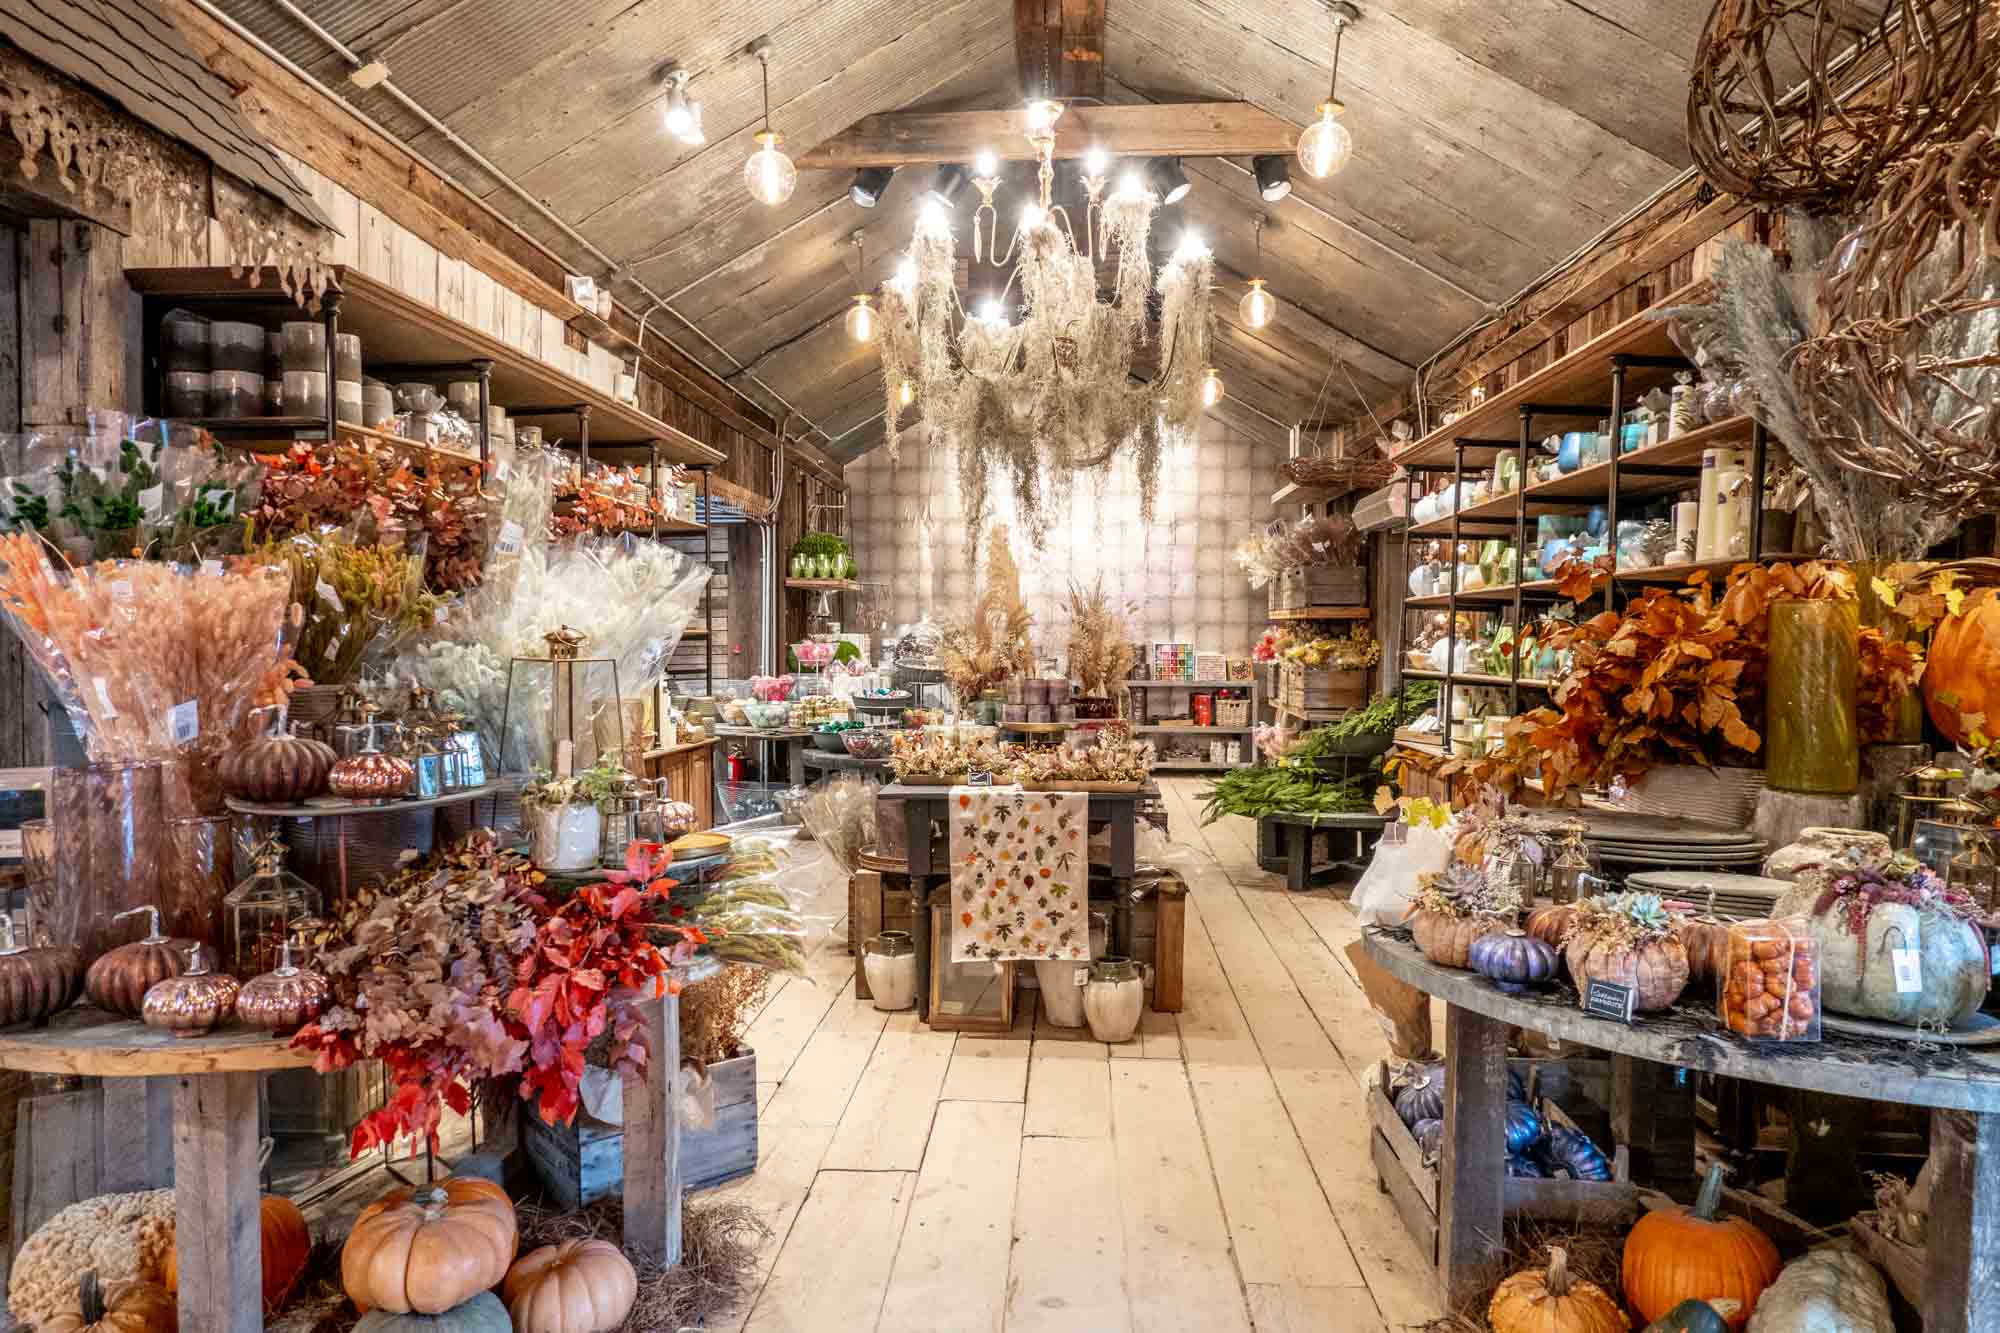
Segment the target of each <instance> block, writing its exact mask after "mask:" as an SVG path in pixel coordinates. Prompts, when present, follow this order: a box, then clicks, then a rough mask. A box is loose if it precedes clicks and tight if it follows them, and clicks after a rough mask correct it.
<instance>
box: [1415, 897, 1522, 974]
mask: <svg viewBox="0 0 2000 1333" xmlns="http://www.w3.org/2000/svg"><path fill="white" fill-rule="evenodd" d="M1502 924H1503V923H1502V922H1500V921H1499V920H1498V919H1497V918H1494V917H1490V916H1450V915H1447V914H1446V913H1444V912H1424V911H1419V912H1416V913H1414V914H1412V916H1411V917H1410V934H1411V935H1412V936H1413V937H1414V938H1415V939H1416V941H1417V947H1418V948H1419V949H1422V950H1423V951H1424V957H1426V958H1428V959H1430V960H1431V961H1432V962H1433V963H1436V964H1437V965H1438V966H1439V967H1460V968H1462V967H1469V966H1470V965H1471V964H1470V962H1469V961H1468V959H1469V955H1470V954H1471V952H1472V942H1473V941H1474V940H1476V939H1478V938H1479V937H1480V936H1481V935H1484V934H1487V933H1488V932H1490V931H1492V930H1495V929H1497V928H1499V927H1500V926H1501V925H1502Z"/></svg>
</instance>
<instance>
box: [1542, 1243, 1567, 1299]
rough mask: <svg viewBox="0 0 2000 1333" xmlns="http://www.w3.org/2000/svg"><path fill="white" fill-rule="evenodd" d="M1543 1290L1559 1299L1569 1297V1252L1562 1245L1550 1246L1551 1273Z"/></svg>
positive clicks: (1546, 1278)
mask: <svg viewBox="0 0 2000 1333" xmlns="http://www.w3.org/2000/svg"><path fill="white" fill-rule="evenodd" d="M1542 1289H1543V1290H1544V1291H1546V1292H1548V1293H1549V1295H1551V1296H1554V1297H1557V1298H1561V1297H1564V1296H1567V1295H1569V1251H1568V1250H1565V1249H1564V1248H1563V1247H1562V1246H1560V1245H1551V1246H1549V1271H1548V1276H1546V1277H1544V1278H1543V1279H1542Z"/></svg>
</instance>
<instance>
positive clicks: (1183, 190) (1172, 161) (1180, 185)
mask: <svg viewBox="0 0 2000 1333" xmlns="http://www.w3.org/2000/svg"><path fill="white" fill-rule="evenodd" d="M1146 184H1147V185H1149V186H1151V187H1152V190H1153V193H1154V194H1157V195H1158V196H1160V202H1161V203H1163V204H1175V203H1179V202H1180V201H1181V198H1182V197H1183V196H1184V195H1186V194H1187V192H1188V189H1189V186H1188V178H1187V173H1186V172H1185V171H1182V170H1181V160H1180V159H1179V158H1177V157H1156V158H1154V159H1153V160H1152V161H1150V162H1148V163H1147V164H1146Z"/></svg>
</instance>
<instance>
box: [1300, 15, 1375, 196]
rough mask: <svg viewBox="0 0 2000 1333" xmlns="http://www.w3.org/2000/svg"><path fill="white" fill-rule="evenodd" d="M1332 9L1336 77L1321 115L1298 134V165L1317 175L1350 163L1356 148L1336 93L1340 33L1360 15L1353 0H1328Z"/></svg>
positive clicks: (1338, 82)
mask: <svg viewBox="0 0 2000 1333" xmlns="http://www.w3.org/2000/svg"><path fill="white" fill-rule="evenodd" d="M1327 3H1328V8H1330V9H1332V10H1333V79H1332V81H1331V82H1330V83H1328V84H1327V89H1326V100H1325V101H1324V102H1321V103H1320V104H1319V119H1318V120H1317V121H1315V122H1313V123H1312V124H1311V125H1308V126H1306V129H1305V133H1303V134H1301V135H1299V165H1300V166H1302V167H1304V168H1305V169H1306V174H1307V175H1309V176H1312V177H1315V178H1319V177H1325V176H1331V175H1332V174H1333V173H1334V172H1336V171H1339V170H1340V169H1341V167H1343V166H1345V165H1346V164H1347V157H1348V154H1350V153H1352V152H1353V151H1354V136H1353V135H1352V134H1349V133H1348V131H1347V126H1345V125H1343V124H1341V123H1340V113H1341V112H1342V111H1345V110H1346V109H1347V108H1345V107H1343V106H1342V105H1341V104H1340V98H1339V97H1338V96H1337V95H1336V94H1337V93H1338V91H1339V89H1340V37H1341V34H1342V33H1344V32H1346V31H1347V25H1348V24H1350V23H1352V22H1354V21H1355V20H1356V19H1358V18H1360V17H1361V11H1360V10H1359V9H1357V8H1355V7H1354V5H1353V4H1352V3H1351V0H1327Z"/></svg>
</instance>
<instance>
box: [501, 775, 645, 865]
mask: <svg viewBox="0 0 2000 1333" xmlns="http://www.w3.org/2000/svg"><path fill="white" fill-rule="evenodd" d="M626 777H627V774H626V772H625V770H624V769H623V768H621V767H619V765H618V761H617V760H616V759H614V758H611V757H608V756H607V757H605V758H602V759H599V760H598V761H597V763H595V764H594V765H592V766H591V767H589V768H586V769H585V770H584V771H583V772H581V773H572V774H569V775H567V776H562V777H557V776H554V775H551V774H548V773H538V774H536V776H535V781H534V782H532V783H530V784H529V785H528V786H527V787H525V788H523V789H522V791H521V818H522V822H523V823H525V824H526V825H527V828H528V858H529V859H530V860H531V861H533V862H534V863H535V868H536V869H537V870H589V869H590V868H592V867H593V866H595V865H596V864H597V859H598V853H599V851H600V850H601V849H600V847H599V846H598V838H599V833H600V830H601V827H602V826H601V821H600V818H599V812H598V802H600V801H603V800H605V799H607V798H609V797H610V796H612V795H613V794H615V793H616V791H617V789H618V786H619V784H620V783H622V782H624V781H625V780H626Z"/></svg>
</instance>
